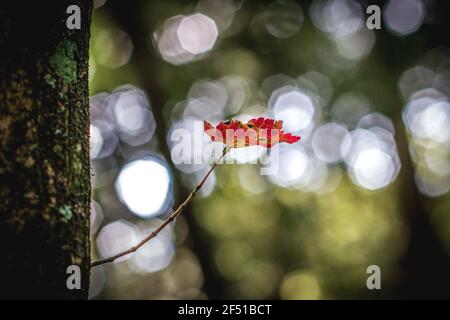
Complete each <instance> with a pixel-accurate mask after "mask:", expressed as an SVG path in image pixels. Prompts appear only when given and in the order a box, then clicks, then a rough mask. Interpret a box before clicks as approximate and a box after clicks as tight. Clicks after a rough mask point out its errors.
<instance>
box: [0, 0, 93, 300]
mask: <svg viewBox="0 0 450 320" xmlns="http://www.w3.org/2000/svg"><path fill="white" fill-rule="evenodd" d="M69 5H78V6H79V8H80V9H81V30H69V29H68V28H67V26H66V21H67V18H68V17H69V16H70V14H68V13H67V12H66V10H67V7H68V6H69ZM91 11H92V3H91V1H89V0H85V1H83V0H59V1H48V0H46V1H29V2H25V3H24V2H22V1H2V2H1V4H0V255H1V263H0V297H3V298H62V299H75V298H87V295H88V288H89V263H90V245H89V203H90V166H89V143H88V139H89V134H88V130H89V105H88V47H89V25H90V17H91ZM70 265H78V266H79V267H80V269H81V284H82V286H81V290H77V289H73V290H69V289H68V288H67V285H66V281H67V279H68V277H69V276H70V274H67V273H66V270H67V267H68V266H70Z"/></svg>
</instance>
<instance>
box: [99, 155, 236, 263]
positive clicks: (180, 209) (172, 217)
mask: <svg viewBox="0 0 450 320" xmlns="http://www.w3.org/2000/svg"><path fill="white" fill-rule="evenodd" d="M228 150H229V148H228V147H225V148H224V149H223V152H222V155H221V156H220V158H219V159H217V160H216V161H214V163H213V164H212V166H211V168H210V169H209V171H208V172H207V173H206V175H205V177H204V178H203V179H202V181H200V183H199V184H198V185H197V186H196V187H195V188H194V190H192V191H191V193H189V195H188V197H187V198H186V200H184V201H183V202H182V203H181V204H180V206H179V207H178V208H177V209H176V210H175V211H174V212H172V214H171V215H170V216H169V217H167V219H166V220H164V222H163V223H162V224H161V225H160V226H159V227H158V228H157V229H156V230H154V231H152V232H151V233H150V234H149V235H148V236H146V237H145V238H144V239H142V240H141V242H139V243H138V244H136V245H135V246H132V247H131V248H130V249H128V250H125V251H122V252H121V253H118V254H116V255H114V256H111V257H109V258H105V259H102V260H97V261H94V262H92V263H91V268H93V267H95V266H98V265H101V264H105V263H109V262H113V261H114V260H116V259H118V258H120V257H123V256H125V255H127V254H130V253H133V252H135V251H136V250H138V249H139V248H140V247H142V246H143V245H144V244H146V243H147V242H148V241H150V240H151V239H153V238H154V237H156V236H157V235H158V233H160V232H161V230H163V229H164V228H165V227H166V226H167V225H168V224H170V223H171V222H172V221H173V220H175V219H176V218H177V217H178V216H179V215H180V214H181V213H182V212H183V210H184V209H185V208H186V207H187V206H188V205H189V203H191V201H192V199H194V197H195V195H196V194H197V192H198V191H199V190H200V189H201V188H202V186H203V184H204V183H205V181H206V179H208V177H209V175H210V174H211V172H212V171H213V170H214V168H215V167H216V166H217V164H218V163H219V161H220V160H221V159H222V158H223V157H224V156H225V154H226V153H227V152H228Z"/></svg>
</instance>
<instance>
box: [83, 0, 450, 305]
mask: <svg viewBox="0 0 450 320" xmlns="http://www.w3.org/2000/svg"><path fill="white" fill-rule="evenodd" d="M369 4H378V5H379V6H380V7H381V8H382V19H381V30H369V29H368V28H367V27H366V19H367V17H368V15H367V14H366V7H367V6H368V5H369ZM444 5H445V2H444V1H442V2H440V1H431V0H395V1H386V2H384V1H378V2H377V1H369V2H366V1H353V0H314V1H249V0H247V1H243V0H220V1H218V0H216V1H215V0H199V1H181V0H179V1H175V0H168V1H154V0H153V1H147V0H146V1H144V0H141V1H138V0H136V1H117V0H116V1H114V0H108V1H105V0H103V1H101V0H96V1H95V6H96V9H95V10H94V12H93V20H92V28H91V32H92V35H91V57H90V95H91V160H92V167H93V177H92V183H93V190H94V200H95V201H93V202H92V222H91V229H92V241H93V248H92V250H93V258H101V257H106V256H109V255H111V254H114V253H117V252H119V251H121V250H124V249H127V248H128V247H130V246H131V245H132V244H134V243H136V242H137V241H138V240H139V239H141V238H143V237H144V236H145V235H146V234H147V233H148V232H149V230H151V229H152V228H154V227H155V226H156V225H158V224H159V223H161V221H162V220H163V219H164V218H165V217H166V215H167V213H168V212H170V210H171V208H173V207H174V206H178V204H179V203H180V202H181V201H182V200H183V199H184V198H185V197H186V195H187V194H188V192H189V191H190V190H191V189H192V188H193V187H194V186H195V184H196V183H198V181H199V179H201V178H202V177H203V175H204V173H205V171H206V170H207V168H208V165H207V164H206V165H174V160H176V159H173V158H172V157H173V155H171V152H170V151H171V148H172V147H173V142H172V141H171V140H170V132H172V131H173V130H174V129H176V128H188V129H190V130H194V129H193V128H194V126H193V123H194V121H196V120H202V119H207V120H210V121H212V122H213V123H216V122H217V121H221V120H224V119H227V118H229V117H238V118H240V119H244V120H247V119H249V117H250V116H253V117H254V116H269V117H273V118H276V119H282V120H284V124H285V127H286V130H287V131H291V132H294V133H296V134H299V135H301V136H302V140H301V141H300V142H299V143H297V144H295V145H288V146H286V147H285V146H280V149H279V151H280V154H281V157H280V170H279V172H278V173H277V174H276V175H272V176H262V175H260V174H259V172H260V171H259V165H254V164H245V162H247V161H249V159H248V157H246V156H245V155H244V154H242V152H241V151H240V150H235V151H233V152H232V153H231V154H230V155H229V156H230V157H234V158H235V159H237V161H239V162H240V163H241V164H238V165H227V166H219V167H218V168H217V169H216V171H215V172H214V175H212V176H211V177H210V178H209V180H208V182H207V184H206V185H205V187H204V188H203V189H202V192H201V193H200V196H198V197H196V198H195V199H194V202H193V203H192V205H191V206H190V207H189V208H187V209H186V210H185V212H184V213H183V215H182V216H181V217H180V218H179V219H177V221H176V223H175V224H173V225H171V226H170V227H169V228H167V229H165V230H164V232H162V233H161V234H160V235H159V236H158V237H157V238H155V239H154V240H152V241H151V242H149V243H147V244H146V245H145V246H144V247H142V248H141V249H140V250H139V251H138V252H137V253H135V254H134V255H129V256H127V257H124V258H123V259H121V260H119V261H117V262H115V263H112V264H108V265H103V266H99V267H96V268H94V269H93V272H92V279H91V281H92V283H91V291H90V297H91V298H92V299H105V298H108V299H116V298H120V299H134V298H137V299H214V298H219V299H220V298H232V299H238V298H242V299H268V298H273V299H350V298H363V299H391V298H430V297H438V298H450V291H449V289H448V288H450V272H449V271H450V198H449V193H448V191H449V189H450V148H449V146H450V104H449V100H448V99H449V97H450V51H449V50H448V46H449V43H448V42H449V37H448V34H447V32H448V30H450V28H449V23H450V22H449V21H450V19H449V17H450V11H449V10H448V8H447V7H446V6H444ZM193 132H194V131H193ZM195 134H200V135H202V134H203V133H202V132H195ZM192 156H193V157H195V156H196V155H195V154H193V155H192ZM369 265H378V266H380V267H381V286H382V288H381V290H368V289H367V287H366V279H367V277H368V276H369V275H368V274H367V273H366V269H367V267H368V266H369Z"/></svg>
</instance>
